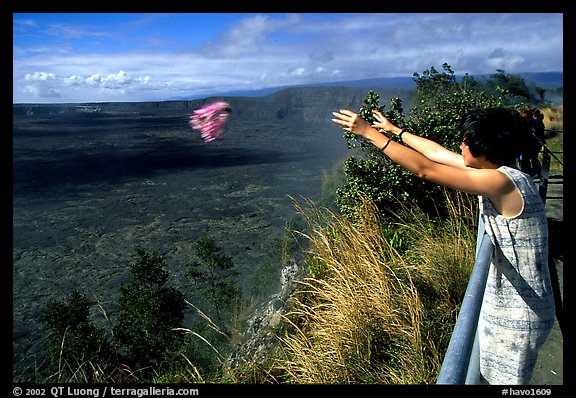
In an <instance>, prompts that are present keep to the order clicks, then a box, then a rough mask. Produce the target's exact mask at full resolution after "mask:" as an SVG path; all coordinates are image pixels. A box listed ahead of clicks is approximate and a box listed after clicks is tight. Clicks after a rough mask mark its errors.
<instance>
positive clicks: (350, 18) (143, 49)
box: [12, 12, 564, 103]
mask: <svg viewBox="0 0 576 398" xmlns="http://www.w3.org/2000/svg"><path fill="white" fill-rule="evenodd" d="M12 17H13V18H12V19H13V27H12V28H13V31H12V34H13V103H78V102H108V101H157V100H169V99H177V98H205V97H208V96H211V95H218V94H219V93H226V92H231V91H237V90H259V89H264V88H271V87H278V86H291V85H304V84H311V83H324V82H336V81H348V80H357V79H371V78H382V77H412V75H413V74H414V73H415V72H416V73H420V74H421V73H422V72H423V71H425V70H427V69H429V68H430V67H431V66H434V67H435V68H436V69H437V70H439V71H441V70H442V64H444V63H448V64H449V65H450V66H451V67H452V70H454V72H455V73H456V74H457V75H463V74H465V73H467V74H469V75H479V74H493V73H496V72H497V70H504V71H505V72H506V73H510V74H516V73H524V72H563V31H564V26H563V25H564V22H563V21H564V18H563V13H542V12H539V13H430V14H425V13H390V14H377V13H360V14H345V13H326V14H320V13H301V14H298V13H294V14H284V13H267V14H266V13H264V14H257V13H213V14H212V13H174V14H170V13H80V14H73V13H38V14H32V13H14V14H13V15H12Z"/></svg>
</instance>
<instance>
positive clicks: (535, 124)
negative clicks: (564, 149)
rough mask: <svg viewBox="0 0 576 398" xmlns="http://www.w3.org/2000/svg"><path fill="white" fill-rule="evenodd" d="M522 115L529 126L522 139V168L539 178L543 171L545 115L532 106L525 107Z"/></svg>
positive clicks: (533, 176) (520, 159)
mask: <svg viewBox="0 0 576 398" xmlns="http://www.w3.org/2000/svg"><path fill="white" fill-rule="evenodd" d="M520 115H521V116H522V119H523V120H524V122H525V123H526V125H527V127H528V129H527V135H526V137H525V138H523V139H522V140H520V145H521V148H522V150H521V153H520V157H519V163H520V170H522V171H523V172H525V173H526V174H528V175H529V176H531V177H532V178H538V177H540V173H541V171H542V164H541V163H540V158H539V154H540V151H541V150H542V146H543V145H544V121H543V119H544V115H542V113H541V112H540V110H539V109H532V108H526V109H524V110H523V111H522V112H521V113H520Z"/></svg>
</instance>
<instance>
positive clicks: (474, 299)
mask: <svg viewBox="0 0 576 398" xmlns="http://www.w3.org/2000/svg"><path fill="white" fill-rule="evenodd" d="M554 153H561V152H551V151H550V150H549V149H548V148H547V147H546V146H544V147H543V153H542V176H541V177H540V183H539V193H540V196H541V198H542V201H543V202H544V203H546V198H547V188H548V177H549V171H550V160H551V156H552V157H554V159H556V160H557V161H558V162H560V164H562V162H561V161H560V160H559V159H558V158H557V157H556V156H554ZM552 199H557V198H552ZM493 250H494V245H493V244H492V242H491V241H490V238H489V237H488V235H487V234H486V231H485V228H484V222H483V221H482V217H479V220H478V235H477V240H476V259H475V261H474V267H473V269H472V273H471V275H470V281H469V282H468V287H467V288H466V293H465V294H464V299H463V300H462V304H461V306H460V312H459V313H458V319H457V320H456V324H455V326H454V329H453V331H452V336H451V338H450V343H449V344H448V349H447V351H446V355H445V356H444V361H443V362H442V367H441V369H440V373H439V375H438V379H437V381H436V384H479V383H480V351H479V346H478V335H477V327H478V319H479V317H480V308H481V307H482V300H483V298H484V289H485V288H486V281H487V278H488V270H489V268H490V260H491V259H492V252H493Z"/></svg>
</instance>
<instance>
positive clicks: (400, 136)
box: [397, 129, 406, 139]
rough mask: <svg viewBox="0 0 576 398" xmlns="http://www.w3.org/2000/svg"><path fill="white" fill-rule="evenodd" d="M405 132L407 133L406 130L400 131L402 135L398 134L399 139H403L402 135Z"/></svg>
mask: <svg viewBox="0 0 576 398" xmlns="http://www.w3.org/2000/svg"><path fill="white" fill-rule="evenodd" d="M405 132H406V130H404V129H402V130H400V134H398V135H397V137H398V138H400V139H402V134H404V133H405Z"/></svg>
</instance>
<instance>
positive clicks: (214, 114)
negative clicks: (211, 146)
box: [188, 101, 230, 142]
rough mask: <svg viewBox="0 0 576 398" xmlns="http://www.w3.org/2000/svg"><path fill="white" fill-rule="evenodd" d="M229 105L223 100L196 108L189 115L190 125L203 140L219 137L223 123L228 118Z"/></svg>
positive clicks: (209, 140)
mask: <svg viewBox="0 0 576 398" xmlns="http://www.w3.org/2000/svg"><path fill="white" fill-rule="evenodd" d="M228 112H230V105H229V104H228V103H226V102H224V101H218V102H214V103H212V104H207V105H204V106H203V107H201V108H200V109H196V110H195V111H194V113H193V114H192V115H191V116H190V120H189V121H188V122H189V123H190V126H192V128H193V129H196V130H198V131H200V137H202V139H203V140H204V142H211V141H214V140H217V139H220V137H221V135H222V130H223V129H224V124H225V123H226V121H227V120H228Z"/></svg>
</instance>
